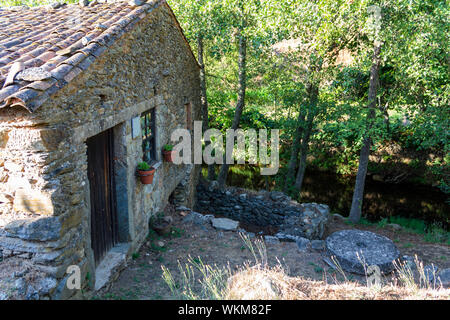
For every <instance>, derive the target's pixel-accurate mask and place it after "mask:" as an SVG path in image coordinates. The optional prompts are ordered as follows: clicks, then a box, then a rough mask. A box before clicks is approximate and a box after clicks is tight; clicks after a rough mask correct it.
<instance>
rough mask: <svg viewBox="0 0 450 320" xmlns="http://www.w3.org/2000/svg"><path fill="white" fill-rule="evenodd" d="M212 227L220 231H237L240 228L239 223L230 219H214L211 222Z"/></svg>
mask: <svg viewBox="0 0 450 320" xmlns="http://www.w3.org/2000/svg"><path fill="white" fill-rule="evenodd" d="M211 223H212V226H213V227H214V228H216V229H218V230H224V231H236V230H237V228H238V227H239V221H234V220H231V219H228V218H214V219H212V220H211Z"/></svg>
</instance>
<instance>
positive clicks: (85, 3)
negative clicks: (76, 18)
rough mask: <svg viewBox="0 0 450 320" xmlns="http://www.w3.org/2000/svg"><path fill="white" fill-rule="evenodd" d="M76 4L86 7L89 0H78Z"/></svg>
mask: <svg viewBox="0 0 450 320" xmlns="http://www.w3.org/2000/svg"><path fill="white" fill-rule="evenodd" d="M78 4H79V5H80V7H87V6H88V5H89V0H79V1H78Z"/></svg>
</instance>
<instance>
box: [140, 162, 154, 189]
mask: <svg viewBox="0 0 450 320" xmlns="http://www.w3.org/2000/svg"><path fill="white" fill-rule="evenodd" d="M137 175H138V176H139V178H140V179H141V182H142V184H152V183H153V176H154V175H155V168H153V167H151V166H150V165H149V164H148V163H147V162H145V161H143V162H140V163H138V166H137Z"/></svg>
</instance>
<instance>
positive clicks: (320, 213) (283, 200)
mask: <svg viewBox="0 0 450 320" xmlns="http://www.w3.org/2000/svg"><path fill="white" fill-rule="evenodd" d="M195 211H197V212H201V213H204V214H213V215H215V216H217V215H218V216H222V217H226V218H229V219H233V220H235V221H240V222H243V223H246V224H249V225H252V226H259V227H268V226H273V227H275V228H277V229H278V231H279V233H278V234H277V235H276V237H277V238H279V239H280V240H284V241H296V240H297V238H299V237H303V238H307V239H310V240H312V239H321V238H322V237H323V233H324V230H325V225H326V223H327V222H328V220H329V218H330V209H329V208H328V206H326V205H323V204H316V203H306V204H299V203H297V202H296V201H292V200H291V198H290V197H288V196H287V195H285V194H284V193H282V192H278V191H273V192H267V191H260V192H258V193H257V194H250V193H246V192H244V193H242V190H237V189H233V188H226V189H219V188H217V187H216V185H215V184H214V183H211V184H210V185H206V184H199V185H198V187H197V202H196V206H195Z"/></svg>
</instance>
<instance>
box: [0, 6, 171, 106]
mask: <svg viewBox="0 0 450 320" xmlns="http://www.w3.org/2000/svg"><path fill="white" fill-rule="evenodd" d="M93 2H96V1H93ZM162 3H164V4H166V2H165V1H164V0H159V1H151V2H148V3H145V4H143V5H142V6H130V5H128V2H123V1H116V2H113V3H95V4H94V3H91V4H90V5H89V6H85V7H82V6H80V5H78V4H71V5H62V6H61V7H58V8H56V9H55V8H52V7H51V6H41V7H34V8H28V7H18V8H17V7H16V8H0V108H3V107H6V106H11V107H12V106H17V105H19V106H22V107H24V108H26V109H27V110H28V111H30V112H33V111H35V110H36V109H37V108H39V106H41V105H42V104H43V103H44V102H45V101H46V100H47V99H48V98H49V97H50V95H52V94H54V93H55V92H56V91H58V90H59V89H60V88H62V87H63V86H65V85H66V84H67V83H68V82H70V81H71V80H72V79H73V78H74V77H76V76H77V75H78V74H80V73H81V72H82V71H83V70H86V69H87V68H88V67H89V65H90V64H91V63H92V62H93V61H94V60H95V59H96V58H97V57H98V56H99V55H100V54H101V53H102V52H104V51H105V50H106V49H107V47H108V46H111V44H112V43H114V41H115V40H116V39H117V38H119V37H120V36H121V35H122V34H124V33H125V32H127V31H128V30H130V29H132V28H133V26H134V25H135V24H136V23H137V22H138V21H140V20H142V19H143V18H144V17H145V16H146V15H147V13H148V12H150V11H151V10H152V9H154V8H155V7H157V6H159V5H161V4H162ZM21 71H22V72H21Z"/></svg>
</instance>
